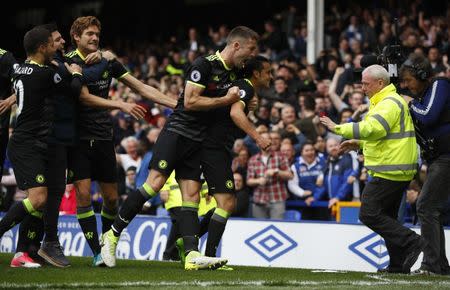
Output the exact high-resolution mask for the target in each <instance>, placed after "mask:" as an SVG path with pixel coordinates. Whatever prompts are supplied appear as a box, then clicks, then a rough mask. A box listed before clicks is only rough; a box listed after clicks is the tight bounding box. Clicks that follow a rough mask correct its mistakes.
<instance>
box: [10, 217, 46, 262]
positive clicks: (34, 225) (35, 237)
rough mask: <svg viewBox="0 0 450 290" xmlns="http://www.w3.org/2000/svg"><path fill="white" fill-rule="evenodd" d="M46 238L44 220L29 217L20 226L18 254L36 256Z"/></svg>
mask: <svg viewBox="0 0 450 290" xmlns="http://www.w3.org/2000/svg"><path fill="white" fill-rule="evenodd" d="M43 236H44V221H43V220H42V218H39V217H36V216H33V215H30V214H29V215H27V216H26V217H25V218H24V219H23V220H22V222H21V223H20V226H19V239H18V241H17V248H16V253H17V252H27V253H28V254H36V253H37V251H38V250H39V248H40V247H41V241H42V237H43Z"/></svg>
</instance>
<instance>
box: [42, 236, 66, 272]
mask: <svg viewBox="0 0 450 290" xmlns="http://www.w3.org/2000/svg"><path fill="white" fill-rule="evenodd" d="M38 254H39V256H41V257H42V258H44V259H45V260H46V261H47V262H48V263H50V264H52V265H53V266H56V267H59V268H66V267H69V266H70V262H69V260H67V258H66V256H64V252H63V248H62V247H61V245H60V244H59V242H58V241H56V242H45V241H44V242H43V243H42V246H41V248H40V249H39V251H38Z"/></svg>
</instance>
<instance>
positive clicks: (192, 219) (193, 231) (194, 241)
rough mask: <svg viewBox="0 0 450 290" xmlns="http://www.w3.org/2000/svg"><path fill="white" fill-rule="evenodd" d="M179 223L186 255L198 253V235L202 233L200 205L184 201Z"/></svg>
mask: <svg viewBox="0 0 450 290" xmlns="http://www.w3.org/2000/svg"><path fill="white" fill-rule="evenodd" d="M179 222H180V224H179V229H180V235H181V236H182V237H183V242H184V249H185V252H186V255H187V254H188V253H189V252H191V251H197V252H198V235H199V232H200V223H199V221H198V203H196V202H189V201H183V203H182V207H181V211H180V221H179Z"/></svg>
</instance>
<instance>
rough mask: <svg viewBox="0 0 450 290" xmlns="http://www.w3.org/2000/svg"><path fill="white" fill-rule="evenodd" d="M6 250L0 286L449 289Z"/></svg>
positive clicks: (408, 280) (345, 276) (303, 272)
mask: <svg viewBox="0 0 450 290" xmlns="http://www.w3.org/2000/svg"><path fill="white" fill-rule="evenodd" d="M11 258H12V254H0V288H1V289H99V288H103V289H149V288H157V289H158V290H161V289H174V288H178V289H180V290H181V289H192V288H201V289H242V288H246V289H361V288H364V289H366V288H371V289H418V288H421V289H424V288H428V289H450V276H448V277H444V276H432V277H412V276H407V275H377V274H374V273H363V272H345V271H337V272H334V273H330V272H327V271H314V270H307V269H288V268H262V267H242V266H239V267H238V266H236V267H234V269H235V270H234V271H189V272H188V271H184V270H183V269H182V267H181V265H180V264H179V263H176V262H154V261H136V260H118V261H117V267H115V268H94V267H92V266H91V261H92V259H91V258H79V257H70V261H71V263H72V266H71V267H69V268H66V269H58V268H54V267H51V266H45V267H42V268H40V269H23V268H21V269H19V268H10V267H9V263H10V261H11Z"/></svg>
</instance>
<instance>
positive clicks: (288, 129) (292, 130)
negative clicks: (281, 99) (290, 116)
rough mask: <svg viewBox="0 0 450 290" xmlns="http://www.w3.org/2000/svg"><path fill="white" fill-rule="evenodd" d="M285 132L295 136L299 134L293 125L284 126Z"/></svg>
mask: <svg viewBox="0 0 450 290" xmlns="http://www.w3.org/2000/svg"><path fill="white" fill-rule="evenodd" d="M286 131H288V132H291V133H294V134H295V135H298V134H300V130H299V129H298V128H297V126H295V125H294V124H289V125H287V126H286Z"/></svg>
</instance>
